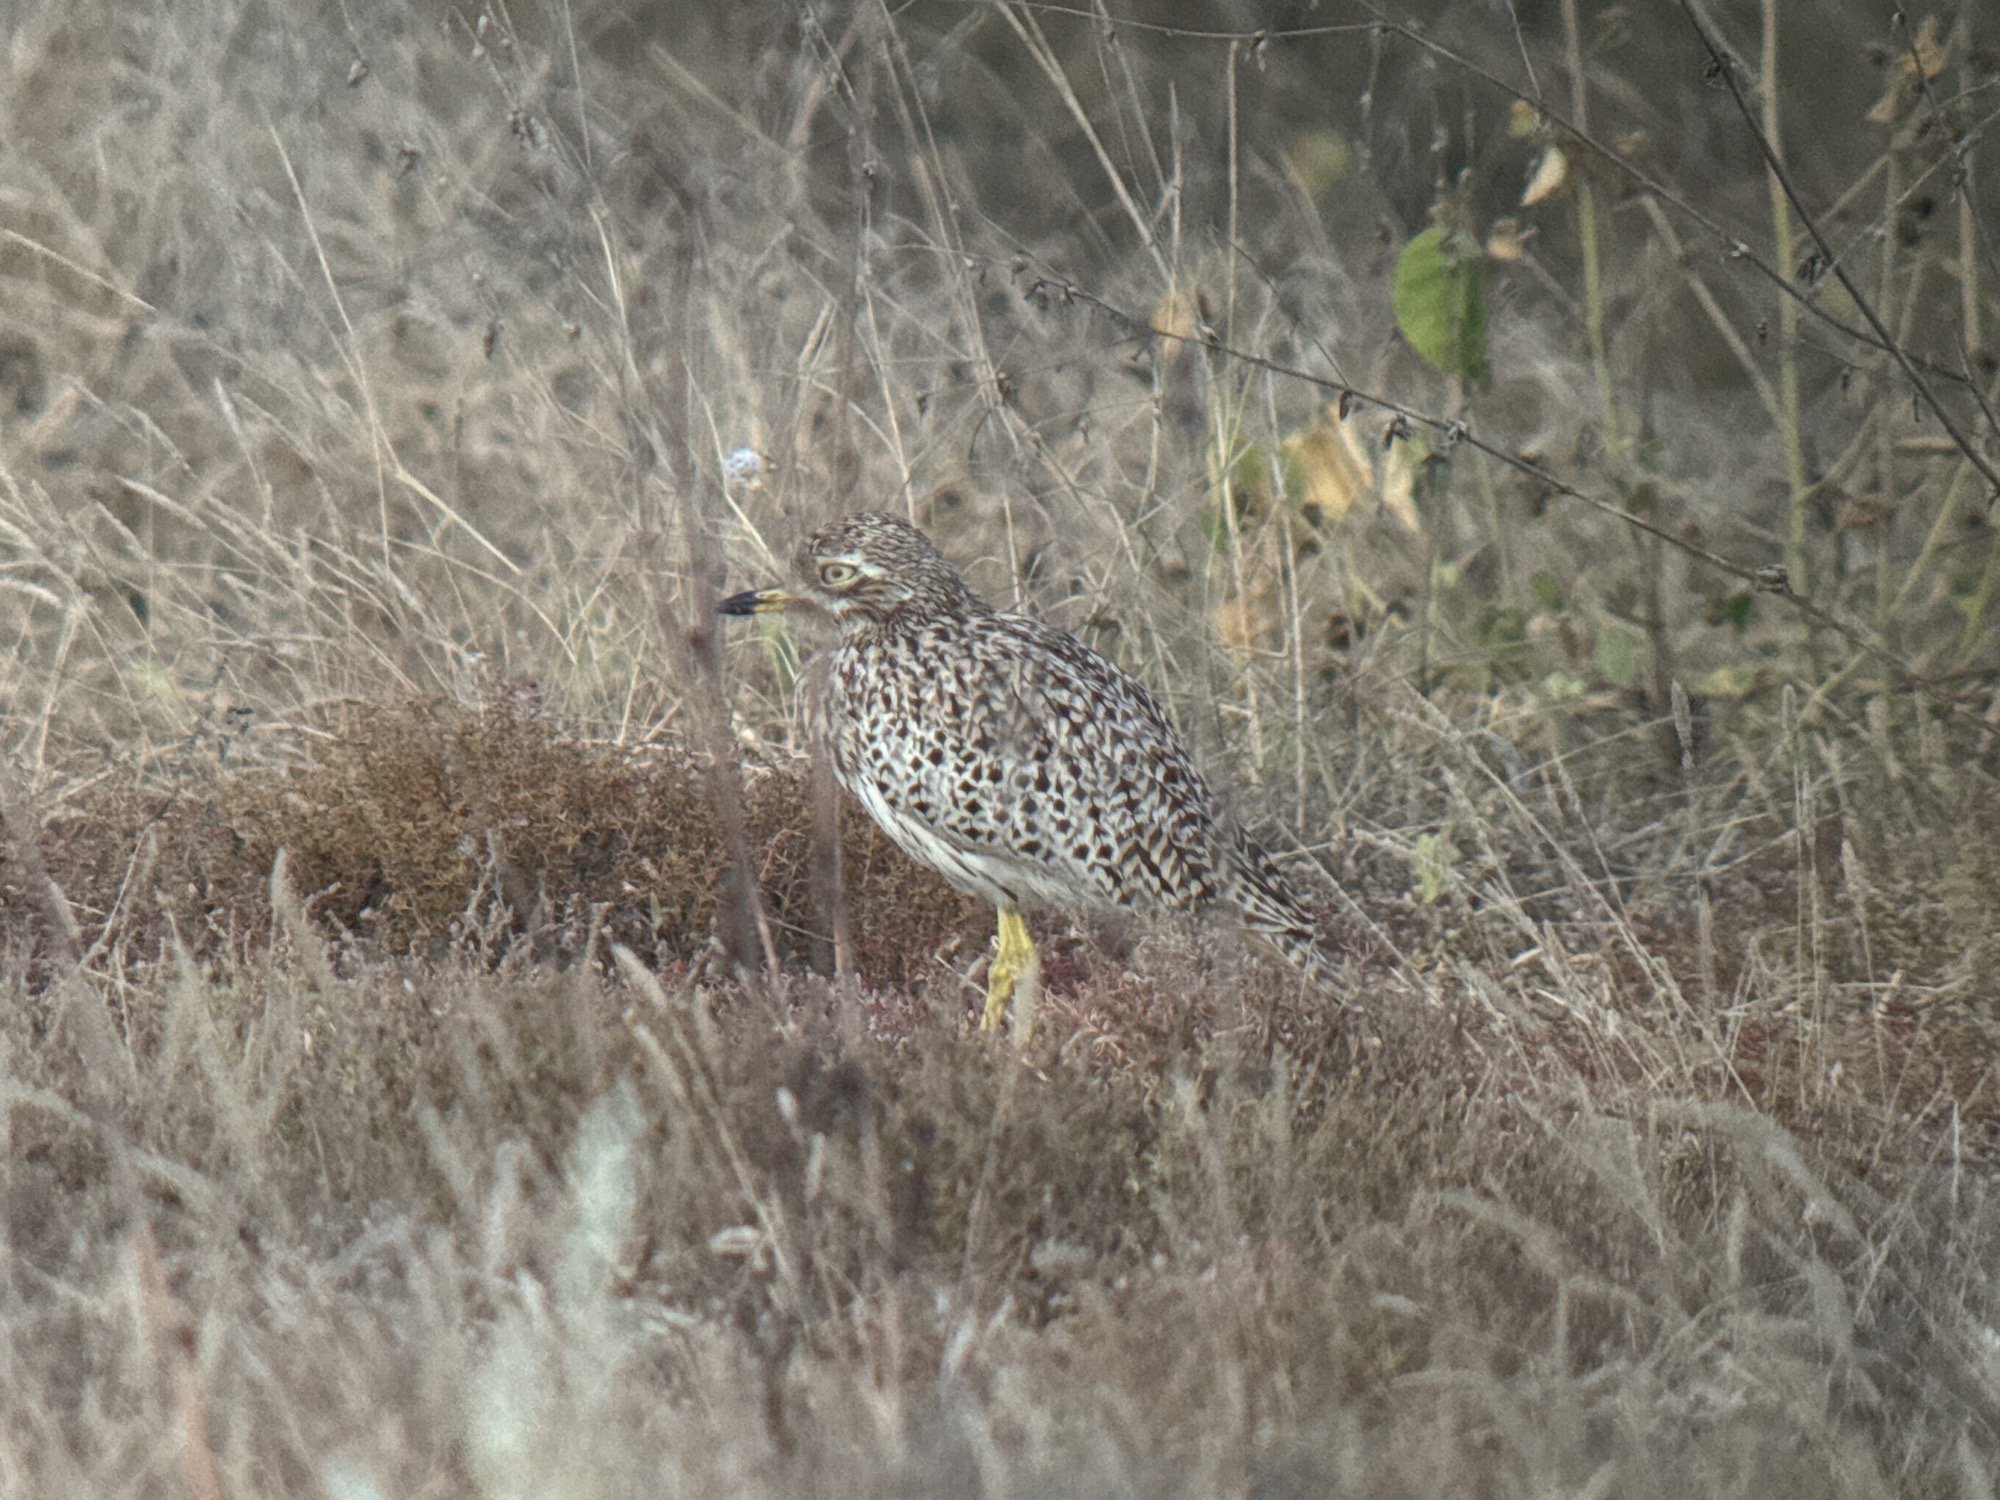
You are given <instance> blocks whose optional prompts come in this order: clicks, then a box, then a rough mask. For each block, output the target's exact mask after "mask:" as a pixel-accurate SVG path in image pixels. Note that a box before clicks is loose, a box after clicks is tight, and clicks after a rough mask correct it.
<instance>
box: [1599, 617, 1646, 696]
mask: <svg viewBox="0 0 2000 1500" xmlns="http://www.w3.org/2000/svg"><path fill="white" fill-rule="evenodd" d="M1645 662H1646V642H1645V638H1644V637H1643V636H1641V635H1639V634H1638V633H1637V632H1636V631H1631V630H1626V629H1624V628H1623V627H1622V626H1618V625H1607V626H1605V628H1604V631H1603V633H1602V634H1601V635H1599V636H1598V638H1597V670H1598V671H1600V672H1602V673H1603V674H1604V680H1605V681H1606V682H1608V683H1610V684H1611V685H1612V686H1613V687H1630V686H1631V685H1632V679H1633V678H1635V677H1637V676H1638V675H1639V668H1640V667H1642V666H1644V665H1645Z"/></svg>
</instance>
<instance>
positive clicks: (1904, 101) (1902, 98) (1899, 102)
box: [1868, 16, 1951, 125]
mask: <svg viewBox="0 0 2000 1500" xmlns="http://www.w3.org/2000/svg"><path fill="white" fill-rule="evenodd" d="M1950 64H1951V46H1950V44H1949V43H1947V42H1946V41H1945V39H1944V37H1943V36H1942V35H1941V34H1940V30H1939V27H1938V18H1937V17H1936V16H1925V17H1924V20H1923V24H1922V25H1921V26H1919V27H1918V28H1917V34H1916V36H1915V38H1913V39H1912V40H1911V42H1910V45H1909V46H1908V47H1907V48H1906V49H1905V50H1904V51H1903V52H1901V53H1900V54H1898V56H1897V58H1896V65H1895V68H1894V70H1893V71H1892V72H1891V73H1890V75H1889V87H1888V88H1887V89H1886V90H1885V91H1884V92H1883V94H1882V97H1881V98H1880V99H1878V100H1876V101H1875V107H1874V108H1873V109H1871V110H1869V111H1868V123H1869V124H1871V125H1894V124H1895V123H1896V122H1897V121H1898V120H1900V119H1902V118H1903V116H1904V115H1905V114H1907V113H1909V109H1910V106H1911V105H1912V104H1914V103H1916V101H1917V96H1918V95H1919V94H1920V93H1921V92H1922V90H1923V85H1924V84H1926V83H1928V82H1930V80H1931V79H1933V78H1936V77H1937V76H1938V75H1939V74H1940V73H1942V72H1944V70H1945V69H1946V68H1947V67H1948V66H1950Z"/></svg>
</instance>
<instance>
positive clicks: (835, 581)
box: [819, 562, 856, 589]
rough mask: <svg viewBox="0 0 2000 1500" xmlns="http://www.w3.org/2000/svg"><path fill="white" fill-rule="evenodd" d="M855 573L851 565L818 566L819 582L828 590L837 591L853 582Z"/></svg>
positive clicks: (826, 564) (842, 563)
mask: <svg viewBox="0 0 2000 1500" xmlns="http://www.w3.org/2000/svg"><path fill="white" fill-rule="evenodd" d="M855 572H856V569H855V566H854V564H853V563H844V562H824V563H821V564H820V565H819V581H820V582H821V583H823V584H825V585H826V586H827V587H828V588H830V589H837V588H840V587H842V586H844V585H846V584H850V583H852V582H854V575H855Z"/></svg>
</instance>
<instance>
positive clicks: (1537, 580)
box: [1528, 573, 1563, 615]
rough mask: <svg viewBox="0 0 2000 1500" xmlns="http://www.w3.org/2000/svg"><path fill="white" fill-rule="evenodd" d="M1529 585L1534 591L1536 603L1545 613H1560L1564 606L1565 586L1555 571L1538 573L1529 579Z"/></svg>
mask: <svg viewBox="0 0 2000 1500" xmlns="http://www.w3.org/2000/svg"><path fill="white" fill-rule="evenodd" d="M1528 587H1529V588H1530V589H1532V590H1533V591H1534V595H1535V603H1536V604H1538V605H1540V606H1541V608H1542V611H1543V613H1545V614H1551V615H1559V614H1561V613H1562V607H1563V586H1562V584H1561V583H1560V582H1559V581H1558V580H1557V578H1556V575H1555V574H1553V573H1537V574H1536V575H1535V576H1534V577H1533V578H1530V579H1529V580H1528Z"/></svg>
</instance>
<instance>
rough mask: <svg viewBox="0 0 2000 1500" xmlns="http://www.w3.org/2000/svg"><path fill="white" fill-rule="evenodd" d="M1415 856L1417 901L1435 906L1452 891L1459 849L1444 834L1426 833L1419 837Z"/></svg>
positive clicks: (1413, 862)
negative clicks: (1446, 893) (1445, 894)
mask: <svg viewBox="0 0 2000 1500" xmlns="http://www.w3.org/2000/svg"><path fill="white" fill-rule="evenodd" d="M1415 854H1416V857H1415V859H1413V860H1412V861H1411V863H1412V864H1414V865H1415V866H1416V876H1417V899H1418V900H1419V901H1421V902H1422V903H1423V904H1424V905H1425V906H1432V905H1435V904H1436V903H1437V900H1438V898H1439V897H1440V896H1442V895H1443V894H1444V893H1445V892H1446V891H1448V890H1449V889H1451V883H1452V866H1453V865H1455V864H1457V863H1458V849H1457V847H1456V846H1455V845H1454V844H1453V843H1452V841H1451V840H1450V839H1449V838H1448V837H1446V836H1445V835H1444V834H1442V833H1426V834H1420V835H1419V836H1418V838H1417V847H1416V850H1415Z"/></svg>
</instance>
